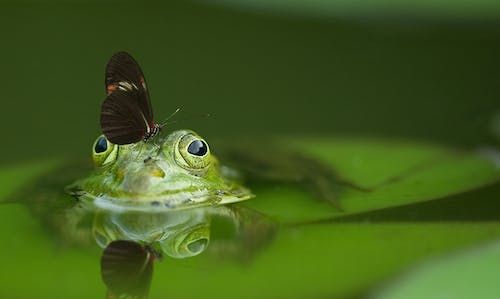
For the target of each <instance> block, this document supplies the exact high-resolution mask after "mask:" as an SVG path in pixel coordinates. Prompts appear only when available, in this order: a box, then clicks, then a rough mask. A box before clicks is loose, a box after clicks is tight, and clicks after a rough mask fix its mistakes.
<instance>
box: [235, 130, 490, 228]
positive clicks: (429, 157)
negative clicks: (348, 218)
mask: <svg viewBox="0 0 500 299" xmlns="http://www.w3.org/2000/svg"><path fill="white" fill-rule="evenodd" d="M287 144H290V142H288V143H287ZM293 146H295V147H296V148H298V149H299V150H301V151H303V152H305V153H307V154H309V155H312V156H314V157H316V158H317V159H319V160H320V161H322V162H323V163H326V164H327V165H329V166H331V167H332V168H333V169H334V170H336V172H337V173H338V174H339V175H340V176H341V177H342V178H343V179H347V180H348V181H351V182H352V183H355V184H356V185H359V186H363V187H367V188H372V189H373V190H372V191H369V192H363V191H359V190H354V189H349V188H343V189H342V190H340V189H339V190H338V192H339V194H338V200H339V202H340V206H341V207H342V211H339V210H338V209H336V208H335V207H332V206H331V205H329V204H328V203H325V202H322V201H320V200H311V195H310V194H308V193H306V192H304V191H302V190H300V189H298V188H291V187H289V186H283V187H281V188H269V187H268V186H262V185H261V186H257V187H256V189H254V190H253V191H254V192H255V194H256V195H257V197H256V198H255V199H252V200H251V201H248V202H245V203H244V204H245V205H248V206H250V207H252V208H254V209H257V210H259V211H263V212H264V213H266V214H268V215H271V216H272V217H274V218H275V219H276V220H279V221H281V222H302V221H313V220H318V219H323V218H333V217H339V216H345V215H351V214H358V213H363V212H367V211H374V210H380V209H384V208H388V207H396V206H402V205H408V204H413V203H418V202H424V201H429V200H435V199H439V198H443V197H446V196H450V195H454V194H459V193H462V192H465V191H469V190H473V189H476V188H480V187H483V186H486V185H489V184H492V183H495V182H497V181H499V179H500V170H499V169H498V168H497V167H496V166H495V165H494V163H492V162H491V161H489V160H487V159H485V158H483V157H482V156H479V155H477V154H476V153H474V152H462V151H457V150H454V149H449V148H445V147H442V146H436V145H431V144H425V143H415V142H407V141H399V142H398V141H387V140H377V139H348V138H347V139H310V140H300V141H294V142H293Z"/></svg>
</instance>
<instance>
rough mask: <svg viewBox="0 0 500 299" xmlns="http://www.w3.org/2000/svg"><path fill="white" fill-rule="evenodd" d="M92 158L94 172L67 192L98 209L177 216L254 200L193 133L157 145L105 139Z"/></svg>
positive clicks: (100, 140) (172, 135)
mask: <svg viewBox="0 0 500 299" xmlns="http://www.w3.org/2000/svg"><path fill="white" fill-rule="evenodd" d="M92 158H93V161H94V165H95V166H96V169H95V171H94V172H93V173H92V174H91V175H90V176H88V177H86V178H83V179H80V180H78V181H77V182H75V183H74V184H72V185H71V186H70V187H69V188H68V190H69V192H70V193H71V194H73V195H76V196H78V197H80V198H90V199H92V200H94V202H95V203H96V204H97V205H99V206H108V207H113V208H124V209H125V208H126V209H127V210H131V209H135V210H161V209H164V210H178V209H183V208H192V207H201V206H215V205H223V204H229V203H234V202H239V201H243V200H247V199H250V198H252V197H254V195H253V194H252V192H251V191H250V190H249V189H248V188H246V187H244V186H243V185H242V184H241V182H240V180H239V179H238V175H235V173H234V171H232V170H230V169H229V168H227V167H225V166H222V165H221V164H220V163H219V160H218V159H217V157H216V156H215V155H214V154H212V152H211V150H210V147H209V145H208V143H207V142H206V141H205V140H204V139H203V138H202V137H201V136H199V135H198V134H197V133H195V132H194V131H192V130H185V129H183V130H176V131H173V132H171V133H169V134H168V135H166V136H163V137H161V138H159V139H158V140H155V142H142V143H135V144H126V145H117V144H113V143H111V142H110V141H109V140H108V139H107V138H106V137H105V136H104V135H100V136H99V137H98V138H97V139H96V140H95V142H94V144H93V147H92Z"/></svg>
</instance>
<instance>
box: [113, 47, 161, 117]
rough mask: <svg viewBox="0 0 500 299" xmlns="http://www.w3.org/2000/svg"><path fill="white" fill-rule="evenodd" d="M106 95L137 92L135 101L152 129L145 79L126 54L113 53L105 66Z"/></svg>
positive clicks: (132, 59)
mask: <svg viewBox="0 0 500 299" xmlns="http://www.w3.org/2000/svg"><path fill="white" fill-rule="evenodd" d="M105 84H106V93H107V94H108V95H110V94H111V93H113V92H115V91H117V90H123V91H133V90H139V91H140V93H139V96H140V97H138V98H136V99H135V101H136V102H137V103H138V105H139V108H140V109H141V110H142V113H143V114H144V116H145V117H146V120H147V121H148V123H149V125H150V126H151V127H152V126H153V125H154V122H153V108H152V106H151V101H150V99H149V91H148V88H147V86H146V79H145V78H144V74H143V73H142V70H141V67H140V66H139V64H138V63H137V61H135V59H134V58H133V57H132V56H131V55H130V54H128V53H127V52H123V51H122V52H118V53H115V54H114V55H113V56H112V57H111V58H110V59H109V61H108V64H107V65H106V74H105Z"/></svg>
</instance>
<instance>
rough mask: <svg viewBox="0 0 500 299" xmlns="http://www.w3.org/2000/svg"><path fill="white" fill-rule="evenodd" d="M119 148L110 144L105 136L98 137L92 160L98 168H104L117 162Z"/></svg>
mask: <svg viewBox="0 0 500 299" xmlns="http://www.w3.org/2000/svg"><path fill="white" fill-rule="evenodd" d="M117 154H118V146H117V145H115V144H113V143H111V142H109V141H108V139H106V137H104V135H101V136H99V137H97V139H96V141H95V142H94V146H93V148H92V159H93V160H94V164H95V165H96V166H104V165H107V164H110V163H112V162H114V161H115V160H116V157H117Z"/></svg>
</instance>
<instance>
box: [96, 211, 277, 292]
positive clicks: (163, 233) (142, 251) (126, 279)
mask: <svg viewBox="0 0 500 299" xmlns="http://www.w3.org/2000/svg"><path fill="white" fill-rule="evenodd" d="M213 222H217V223H218V224H216V225H215V226H216V227H215V230H218V229H223V230H225V231H227V230H228V227H227V226H228V225H229V226H230V227H229V228H231V229H232V231H233V232H234V233H233V235H232V236H230V237H229V238H228V237H226V238H214V239H213V240H211V232H212V229H213V227H212V224H213ZM220 224H224V227H219V228H218V227H217V225H220ZM274 232H275V225H274V224H273V222H271V221H270V220H269V219H268V218H267V217H264V216H263V215H261V214H259V213H257V212H255V211H253V210H250V209H246V208H242V207H235V206H218V207H207V208H197V209H186V210H180V211H171V212H161V213H145V212H140V211H120V212H116V211H110V210H102V209H99V210H97V211H95V214H94V218H93V223H92V236H93V238H94V239H95V241H96V242H97V244H98V245H99V246H100V247H102V248H103V249H104V250H103V253H102V257H101V276H102V280H103V282H104V283H105V284H106V286H107V288H108V298H147V294H148V292H149V287H150V284H151V278H152V275H153V266H154V262H155V261H158V260H160V259H163V260H165V259H167V258H174V259H179V258H189V257H193V256H196V255H199V254H201V253H202V252H204V251H205V250H207V249H208V248H209V247H210V246H209V244H210V243H211V242H212V244H211V245H214V246H213V249H214V250H212V251H211V252H212V253H223V255H224V257H225V258H227V257H231V256H233V257H234V258H238V259H240V260H241V259H248V258H249V257H251V256H252V255H253V254H254V253H255V252H256V251H257V250H258V249H259V248H261V247H262V246H264V245H265V244H267V243H268V242H269V241H270V240H271V238H272V237H273V235H274ZM167 267H168V266H167Z"/></svg>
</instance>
